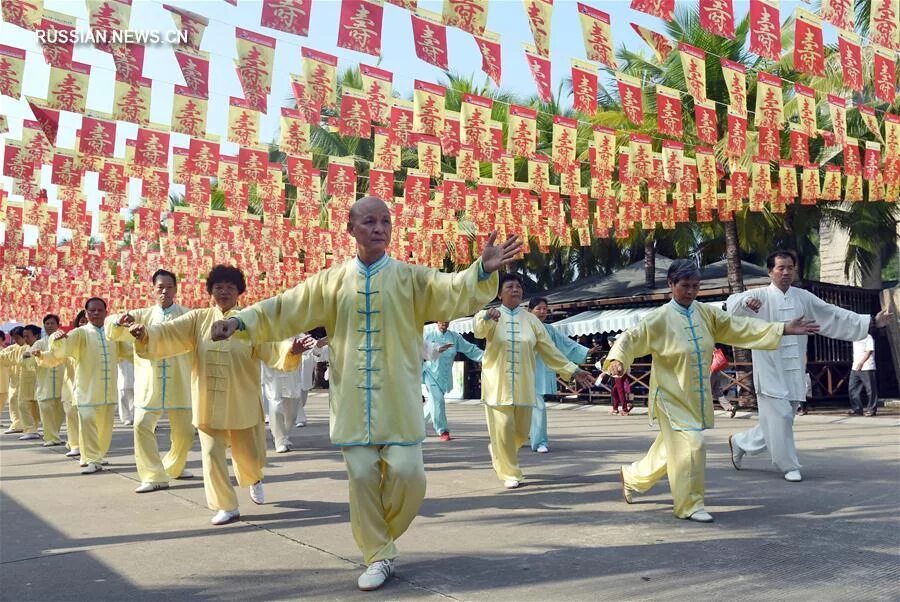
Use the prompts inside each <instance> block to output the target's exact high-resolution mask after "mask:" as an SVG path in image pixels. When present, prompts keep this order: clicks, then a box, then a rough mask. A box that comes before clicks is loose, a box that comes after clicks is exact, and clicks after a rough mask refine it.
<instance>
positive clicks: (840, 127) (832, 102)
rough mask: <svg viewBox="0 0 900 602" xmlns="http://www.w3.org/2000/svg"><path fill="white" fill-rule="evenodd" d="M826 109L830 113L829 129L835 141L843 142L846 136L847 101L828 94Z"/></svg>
mask: <svg viewBox="0 0 900 602" xmlns="http://www.w3.org/2000/svg"><path fill="white" fill-rule="evenodd" d="M828 109H829V112H830V113H831V131H832V132H834V138H835V142H836V143H837V144H843V143H844V141H845V140H846V138H847V101H846V100H844V99H843V98H841V97H840V96H835V95H834V94H829V95H828Z"/></svg>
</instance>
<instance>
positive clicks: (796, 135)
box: [790, 123, 810, 163]
mask: <svg viewBox="0 0 900 602" xmlns="http://www.w3.org/2000/svg"><path fill="white" fill-rule="evenodd" d="M790 155H791V159H793V160H794V161H796V162H797V163H809V162H810V158H809V136H808V135H807V134H806V132H804V131H803V129H802V128H800V127H799V126H798V125H797V124H794V123H792V124H791V153H790Z"/></svg>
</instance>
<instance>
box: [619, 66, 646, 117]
mask: <svg viewBox="0 0 900 602" xmlns="http://www.w3.org/2000/svg"><path fill="white" fill-rule="evenodd" d="M616 83H617V84H618V87H619V99H620V100H621V102H622V110H623V111H624V112H625V116H626V117H628V121H630V122H632V123H634V124H636V125H643V123H644V97H643V92H641V80H639V79H638V78H636V77H632V76H630V75H625V74H624V73H619V72H618V71H617V72H616Z"/></svg>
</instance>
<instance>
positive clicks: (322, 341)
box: [316, 337, 328, 349]
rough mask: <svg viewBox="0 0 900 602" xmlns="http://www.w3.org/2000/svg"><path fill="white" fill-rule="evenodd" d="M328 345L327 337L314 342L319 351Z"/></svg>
mask: <svg viewBox="0 0 900 602" xmlns="http://www.w3.org/2000/svg"><path fill="white" fill-rule="evenodd" d="M327 344H328V337H322V338H321V339H319V340H318V341H316V349H321V348H322V347H324V346H325V345H327Z"/></svg>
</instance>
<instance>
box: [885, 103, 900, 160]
mask: <svg viewBox="0 0 900 602" xmlns="http://www.w3.org/2000/svg"><path fill="white" fill-rule="evenodd" d="M884 151H885V155H886V156H888V157H900V115H895V114H894V113H885V114H884Z"/></svg>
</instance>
